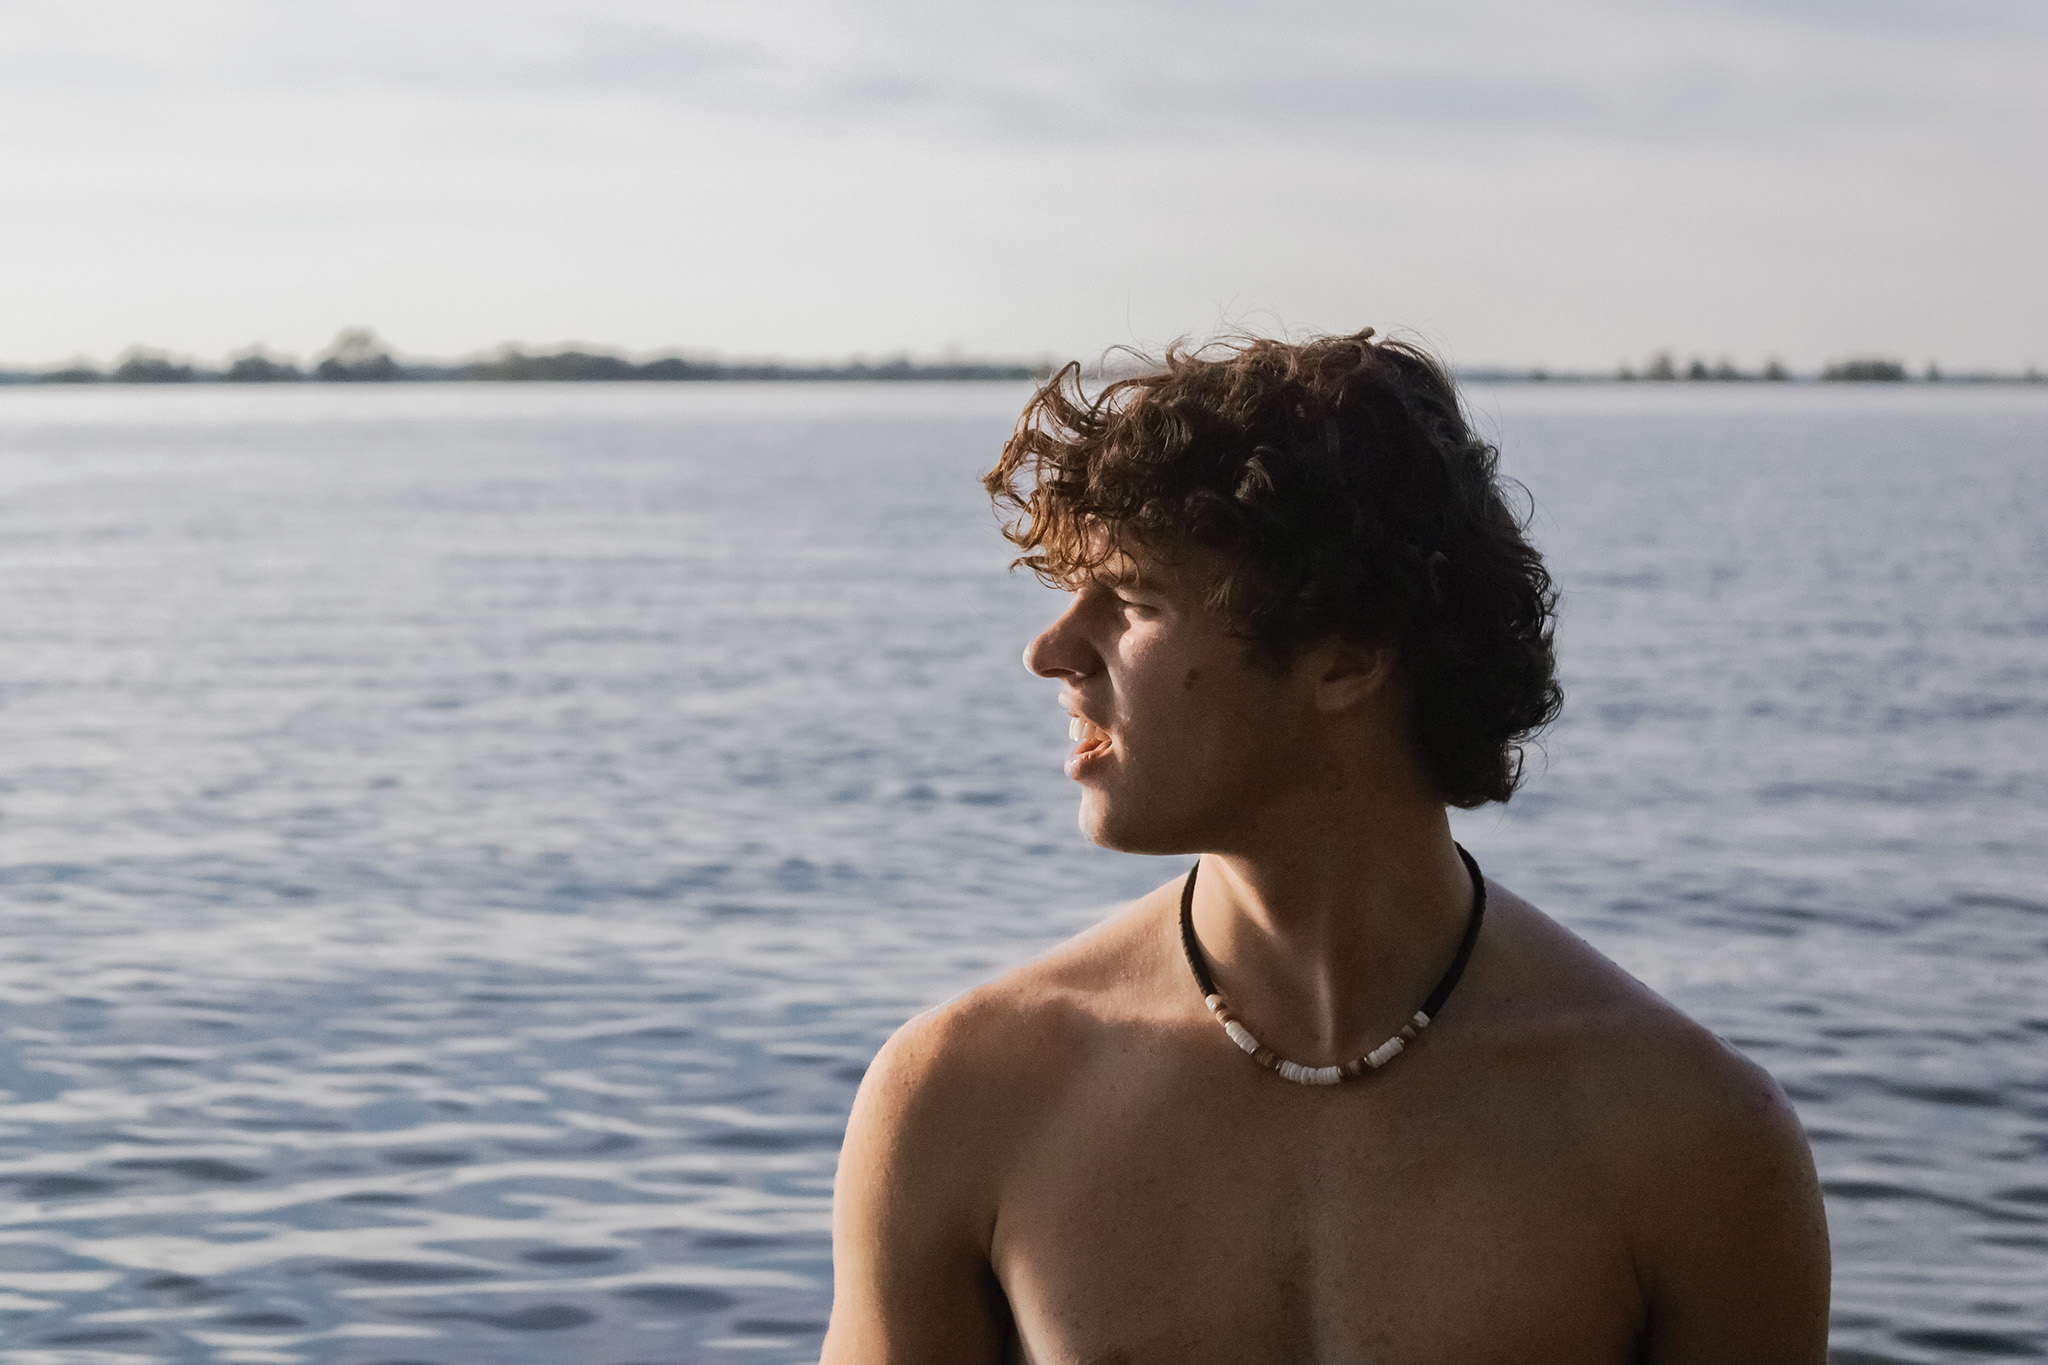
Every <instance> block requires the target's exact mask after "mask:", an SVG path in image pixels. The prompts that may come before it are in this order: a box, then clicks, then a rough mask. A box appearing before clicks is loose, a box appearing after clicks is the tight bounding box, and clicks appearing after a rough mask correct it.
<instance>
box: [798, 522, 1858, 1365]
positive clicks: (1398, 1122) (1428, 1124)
mask: <svg viewBox="0 0 2048 1365" xmlns="http://www.w3.org/2000/svg"><path fill="white" fill-rule="evenodd" d="M1212 568H1213V565H1212V564H1211V563H1210V562H1208V561H1205V560H1204V559H1203V558H1202V557H1201V556H1199V555H1193V554H1189V555H1182V556H1178V557H1176V560H1175V562H1173V563H1171V564H1167V563H1161V562H1159V561H1157V560H1155V559H1151V558H1148V557H1145V556H1138V557H1136V558H1124V559H1121V560H1119V561H1117V562H1115V563H1113V564H1112V565H1110V566H1108V568H1107V569H1106V570H1105V571H1104V572H1102V573H1101V574H1099V575H1098V576H1097V577H1095V578H1092V579H1090V580H1089V581H1087V582H1084V583H1081V584H1079V585H1077V590H1076V591H1075V592H1073V593H1072V594H1071V596H1070V599H1069V601H1068V603H1067V607H1066V610H1065V611H1064V612H1063V613H1062V614H1061V615H1060V616H1059V618H1058V619H1057V620H1056V621H1055V622H1054V623H1053V624H1052V625H1051V626H1049V627H1048V628H1047V629H1046V630H1045V631H1044V632H1043V633H1042V634H1041V635H1039V636H1038V637H1037V638H1036V639H1035V640H1033V641H1032V643H1031V646H1030V648H1029V649H1028V650H1027V651H1026V654H1025V662H1026V665H1027V666H1028V667H1029V668H1030V669H1031V670H1032V671H1033V672H1034V673H1037V674H1039V675H1040V676H1042V677H1045V678H1048V679H1052V680H1055V681H1056V682H1057V683H1058V684H1059V694H1058V704H1059V705H1060V706H1061V707H1062V708H1063V709H1064V710H1066V711H1067V713H1068V714H1069V715H1077V716H1080V717H1082V718H1084V719H1086V720H1087V721H1088V722H1090V723H1091V725H1093V726H1094V727H1095V730H1096V732H1095V733H1091V734H1089V735H1088V736H1087V737H1086V738H1084V739H1083V741H1081V742H1080V743H1079V744H1077V745H1076V749H1075V753H1074V754H1073V755H1071V756H1070V758H1069V762H1068V771H1069V775H1070V776H1071V777H1072V778H1073V779H1074V781H1075V782H1076V784H1077V786H1078V787H1079V788H1080V794H1081V803H1080V822H1081V828H1082V830H1083V832H1084V833H1086V834H1087V835H1088V837H1090V838H1091V839H1093V840H1095V841H1096V842H1098V843H1100V844H1103V845H1105V846H1107V847H1111V848H1119V849H1126V850H1131V851H1138V852H1148V853H1185V854H1189V855H1195V854H1199V855H1200V858H1201V869H1202V870H1201V876H1200V879H1199V881H1198V884H1197V891H1196V897H1195V904H1194V922H1195V927H1196V931H1197V933H1198V934H1199V936H1200V938H1201V941H1202V943H1203V945H1204V947H1205V949H1206V950H1207V953H1208V955H1209V957H1210V959H1211V962H1212V964H1213V966H1214V970H1215V974H1216V978H1217V984H1218V986H1219V988H1220V989H1221V991H1222V992H1223V994H1224V995H1225V996H1227V997H1228V998H1229V999H1230V1001H1231V1002H1232V1004H1233V1006H1234V1007H1235V1008H1236V1010H1237V1011H1238V1013H1239V1014H1240V1015H1242V1016H1243V1017H1244V1018H1245V1019H1246V1020H1247V1021H1248V1022H1249V1023H1250V1025H1251V1026H1252V1027H1253V1029H1254V1030H1255V1031H1256V1032H1257V1034H1258V1035H1259V1037H1260V1038H1261V1039H1262V1040H1264V1041H1265V1042H1267V1043H1268V1044H1269V1045H1270V1046H1272V1047H1274V1048H1275V1049H1276V1050H1277V1051H1279V1052H1280V1053H1281V1054H1282V1055H1283V1056H1286V1057H1289V1058H1291V1059H1293V1060H1295V1061H1297V1062H1301V1063H1303V1064H1306V1065H1323V1064H1328V1063H1332V1062H1339V1061H1344V1060H1347V1059H1349V1058H1352V1057H1356V1056H1358V1055H1360V1054H1361V1053H1363V1052H1365V1051H1367V1050H1368V1049H1370V1048H1371V1047H1373V1046H1375V1045H1376V1044H1378V1043H1379V1042H1380V1041H1382V1040H1383V1039H1384V1038H1386V1037H1387V1036H1388V1035H1389V1034H1390V1033H1392V1032H1393V1031H1394V1030H1395V1029H1396V1028H1398V1027H1399V1025H1400V1023H1401V1022H1402V1021H1403V1020H1404V1019H1405V1018H1406V1017H1407V1015H1408V1014H1409V1013H1410V1012H1411V1011H1413V1010H1414V1009H1415V1007H1416V1006H1417V1005H1418V1004H1419V1003H1420V1002H1421V1001H1422V999H1423V998H1424V996H1425V995H1426V994H1427V993H1428V991H1429V989H1430V987H1431V985H1432V984H1433V983H1434V982H1435V981H1436V979H1437V978H1438V977H1439V976H1440V975H1441V974H1442V973H1443V971H1444V969H1445V967H1446V966H1447V965H1448V963H1449V960H1450V958H1451V956H1452V954H1453V952H1454V951H1455V945H1456V942H1457V939H1458V936H1459V934H1460V932H1461V931H1462V929H1463V927H1464V924H1465V922H1466V917H1467V915H1468V912H1469V909H1470V906H1471V898H1472V887H1471V884H1470V879H1469V877H1468V875H1467V874H1466V872H1465V870H1464V867H1463V865H1462V864H1461V863H1460V862H1459V860H1458V857H1457V854H1456V850H1455V848H1454V846H1453V845H1452V842H1451V835H1450V828H1449V823H1448V820H1447V818H1446V814H1445V808H1444V804H1443V802H1442V800H1441V799H1440V798H1439V797H1438V796H1437V794H1436V793H1435V792H1434V791H1433V789H1432V787H1431V784H1430V783H1429V782H1428V780H1427V778H1426V776H1425V774H1424V772H1423V770H1422V767H1421V765H1420V763H1419V762H1418V760H1417V757H1416V755H1415V754H1414V752H1413V751H1412V746H1411V745H1410V743H1409V740H1408V728H1407V724H1406V719H1405V718H1406V715H1407V698H1406V695H1405V691H1404V687H1405V684H1404V681H1403V675H1402V670H1401V666H1400V658H1399V655H1398V652H1397V651H1396V650H1394V649H1392V648H1390V647H1380V648H1374V647H1369V646H1360V645H1347V644H1342V643H1338V642H1330V643H1328V644H1325V645H1323V646H1321V647H1318V648H1315V649H1311V650H1308V651H1306V652H1305V653H1304V654H1302V655H1301V656H1300V657H1299V658H1297V659H1296V660H1295V661H1294V663H1293V666H1292V667H1291V668H1289V669H1288V670H1286V671H1285V672H1284V673H1274V672H1272V671H1269V670H1267V669H1265V668H1262V667H1260V666H1259V665H1258V664H1257V663H1255V662H1254V661H1253V660H1252V658H1251V656H1250V654H1249V653H1248V651H1247V649H1246V646H1245V644H1244V642H1243V641H1241V640H1239V639H1237V638H1235V637H1234V636H1233V635H1232V634H1231V633H1230V632H1229V631H1228V630H1227V629H1225V627H1224V625H1223V623H1222V622H1221V621H1220V620H1219V619H1218V618H1217V617H1216V616H1215V615H1214V613H1213V612H1211V611H1210V610H1209V609H1208V607H1207V606H1206V605H1205V598H1204V593H1203V591H1202V589H1203V587H1204V585H1205V584H1206V582H1207V581H1208V580H1207V574H1208V573H1209V571H1210V570H1211V569H1212ZM1190 860H1191V861H1192V859H1190ZM1179 888H1180V882H1179V879H1178V878H1176V879H1174V881H1172V882H1170V883H1168V884H1166V885H1164V886H1161V887H1160V888H1159V889H1158V890H1156V891H1154V892H1153V893H1152V894H1150V895H1148V896H1146V897H1144V898H1143V899H1141V900H1140V901H1138V902H1136V903H1135V904H1133V905H1132V906H1130V907H1128V908H1127V909H1125V910H1123V911H1122V912H1120V913H1118V914H1117V915H1115V916H1114V917H1113V918H1111V919H1110V920H1108V921H1107V922H1106V923H1104V924H1102V925H1100V926H1098V927H1097V928H1095V929H1093V930H1091V931H1089V932H1088V933H1086V934H1083V935H1082V936H1081V937H1079V938H1077V939H1075V940H1073V941H1072V942H1070V943H1068V944H1066V945H1064V946H1063V947H1061V948H1059V949H1057V950H1056V951H1054V952H1053V953H1051V954H1050V955H1048V956H1047V957H1045V958H1043V959H1041V960H1039V961H1037V962H1034V963H1032V964H1030V965H1028V966H1026V967H1023V968H1021V969H1019V970H1017V971H1015V972H1012V973H1010V974H1008V975H1007V976H1004V977H1002V978H1000V979H999V980H997V981H995V982H993V983H991V984H989V985H987V986H985V987H982V988H981V989H979V990H977V991H974V992H971V993H969V994H968V995H966V996H963V997H961V998H960V999H958V1000H955V1001H953V1002H951V1003H949V1004H948V1005H945V1006H943V1007H941V1008H939V1009H937V1010H934V1011H932V1012H930V1013H927V1014H925V1015H922V1016H920V1017H918V1018H917V1019H914V1020H912V1021H911V1022H910V1023H909V1024H906V1025H905V1026H904V1027H903V1029H902V1030H901V1031H899V1032H898V1033H897V1035H896V1036H895V1037H894V1038H893V1039H892V1040H891V1041H890V1042H889V1044H888V1045H887V1046H886V1047H885V1048H884V1049H883V1051H882V1053H881V1055H880V1056H878V1057H877V1058H876V1060H875V1064H874V1065H873V1067H872V1068H871V1069H870V1070H869V1072H868V1075H867V1078H866V1080H865V1082H864V1083H863V1085H862V1087H861V1092H860V1096H859V1098H858V1100H857V1101H856V1103H855V1107H854V1112H853V1116H852V1118H851V1120H850V1122H849V1125H848V1130H847V1136H846V1143H845V1147H844V1150H843V1152H842V1155H841V1160H840V1171H839V1182H838V1186H837V1190H836V1194H835V1200H834V1213H833V1217H834V1233H833V1247H834V1253H833V1254H834V1269H835V1279H836V1286H835V1288H836V1295H835V1301H834V1306H833V1314H832V1323H831V1329H830V1333H829V1335H828V1336H827V1338H826V1343H825V1352H824V1359H825V1361H826V1362H829V1363H830V1365H870V1363H872V1362H891V1363H894V1365H911V1363H912V1362H916V1363H918V1365H924V1363H926V1362H929V1363H930V1365H940V1363H941V1362H944V1363H945V1365H957V1363H958V1362H976V1361H986V1362H996V1361H1034V1362H1043V1363H1044V1365H1051V1362H1074V1365H1111V1363H1112V1362H1117V1363H1120V1365H1149V1363H1150V1362H1160V1365H1166V1363H1167V1362H1173V1363H1175V1365H1179V1363H1181V1362H1189V1361H1229V1362H1246V1363H1247V1365H1250V1363H1255V1362H1272V1365H1281V1363H1282V1362H1288V1363H1296V1362H1367V1361H1371V1362H1387V1363H1388V1365H1422V1363H1424V1362H1443V1365H1453V1363H1454V1362H1455V1363H1456V1365H1469V1363H1471V1362H1482V1361H1501V1362H1509V1361H1512V1362H1544V1361H1557V1362H1567V1361H1568V1362H1574V1363H1575V1365H1578V1363H1582V1362H1603V1361H1612V1362H1624V1361H1655V1362H1681V1361H1682V1362H1701V1363H1702V1365H1705V1363H1706V1362H1714V1363H1715V1365H1728V1363H1730V1362H1773V1363H1775V1362H1788V1363H1789V1362H1805V1363H1809V1365H1818V1362H1821V1361H1822V1360H1823V1359H1824V1357H1825V1333H1826V1309H1827V1274H1828V1270H1827V1242H1826V1230H1825V1224H1824V1221H1823V1218H1822V1214H1821V1207H1820V1200H1819V1195H1818V1191H1817V1188H1816V1185H1815V1181H1814V1177H1813V1172H1812V1166H1811V1161H1810V1159H1809V1157H1808V1155H1807V1150H1806V1145H1805V1142H1804V1140H1803V1137H1802V1135H1801V1134H1800V1131H1799V1127H1798V1123H1797V1121H1796V1119H1795V1118H1794V1116H1793V1115H1792V1113H1791V1111H1790V1109H1789V1107H1788V1106H1787V1104H1786V1103H1785V1100H1784V1098H1783V1096H1782V1095H1781V1094H1780V1093H1779V1091H1778V1089H1777V1087H1776V1086H1775V1085H1774V1084H1773V1083H1772V1082H1771V1080H1770V1079H1769V1077H1768V1076H1766V1075H1765V1074H1764V1073H1763V1072H1761V1071H1760V1070H1758V1069H1757V1068H1756V1067H1754V1066H1752V1065H1751V1064H1749V1063H1748V1062H1746V1061H1744V1060H1743V1059H1741V1058H1740V1057H1738V1056H1737V1055H1736V1054H1735V1053H1733V1052H1732V1051H1730V1050H1729V1049H1727V1048H1726V1047H1724V1046H1723V1045H1722V1044H1721V1043H1719V1042H1718V1041H1717V1040H1716V1039H1714V1038H1713V1037H1712V1036H1711V1035H1709V1034H1707V1033H1706V1032H1705V1031H1704V1030H1702V1029H1700V1028H1698V1027H1697V1026H1696V1025H1694V1024H1692V1023H1691V1022H1690V1021H1688V1020H1686V1019H1685V1018H1684V1017H1683V1016H1682V1015H1680V1014H1678V1013H1677V1012H1676V1011H1675V1010H1673V1009H1671V1008H1670V1007H1669V1006H1668V1005H1666V1004H1665V1003H1664V1002H1662V1001H1661V1000H1659V999H1658V998H1657V997H1656V996H1655V995H1653V994H1652V993H1651V992H1649V991H1648V990H1647V989H1645V988H1644V987H1642V986H1641V985H1640V984H1638V983H1637V982H1635V981H1634V980H1633V979H1631V978H1630V977H1628V976H1627V975H1626V974H1625V973H1623V972H1621V971H1620V970H1619V969H1618V968H1616V967H1614V966H1613V965H1612V964H1611V963H1609V962H1607V961H1606V960H1605V959H1604V958H1602V957H1600V956H1599V954H1597V953H1595V952H1594V951H1593V950H1592V949H1591V948H1589V947H1588V946H1586V945H1585V944H1584V943H1582V942H1581V941H1579V940H1578V939H1577V938H1575V937H1573V936H1572V935H1571V934H1570V933H1568V932H1567V931H1565V930H1564V929H1562V928H1561V927H1560V926H1558V925H1557V924H1556V923H1555V922H1553V921H1552V920H1550V919H1549V918H1548V917H1546V916H1544V915H1543V914H1542V913H1541V912H1539V911H1537V910H1536V909H1535V908H1534V907H1532V906H1530V905H1529V904H1528V903H1527V902H1525V901H1522V900H1521V899H1519V898H1517V897H1516V896H1515V895H1513V893H1511V892H1509V891H1508V890H1506V889H1505V888H1503V887H1501V886H1498V885H1496V884H1489V887H1488V892H1487V894H1488V911H1487V917H1486V921H1485V928H1484V932H1483V933H1482V935H1481V937H1480V940H1479V944H1478V948H1477V950H1476V951H1475V953H1474V955H1473V957H1472V960H1471V964H1470V966H1469V968H1468V969H1467V971H1466V974H1465V977H1464V979H1463V981H1462V983H1461V984H1460V985H1459V987H1458V989H1457V992H1456V994H1455V995H1454V996H1453V997H1452V999H1451V1002H1450V1004H1449V1005H1448V1006H1447V1007H1446V1008H1445V1009H1444V1011H1443V1012H1442V1014H1441V1015H1440V1016H1439V1017H1438V1020H1437V1022H1436V1024H1435V1026H1434V1027H1432V1028H1431V1029H1430V1030H1429V1031H1428V1032H1427V1033H1426V1034H1425V1035H1424V1036H1423V1038H1422V1040H1421V1042H1420V1043H1418V1044H1417V1045H1416V1046H1415V1047H1414V1048H1412V1049H1411V1050H1410V1051H1409V1052H1408V1053H1407V1054H1405V1055H1403V1056H1401V1057H1399V1058H1396V1059H1395V1060H1394V1062H1393V1063H1391V1064H1390V1065H1389V1066H1388V1067H1387V1068H1386V1069H1385V1070H1384V1071H1380V1072H1376V1073H1373V1074H1372V1075H1370V1076H1368V1077H1366V1078H1365V1079H1363V1080H1361V1081H1359V1082H1356V1083H1351V1084H1346V1085H1342V1086H1336V1087H1328V1088H1307V1087H1300V1086H1295V1085H1292V1084H1290V1083H1288V1082H1286V1081H1284V1080H1281V1079H1280V1078H1279V1077H1277V1076H1275V1075H1273V1074H1272V1073H1270V1072H1267V1071H1265V1070H1263V1069H1262V1068H1260V1067H1259V1066H1257V1065H1256V1064H1254V1063H1253V1062H1252V1061H1251V1060H1250V1059H1249V1058H1247V1057H1246V1056H1244V1054H1242V1053H1241V1052H1239V1051H1238V1050H1237V1049H1236V1048H1235V1047H1234V1046H1233V1045H1232V1044H1231V1043H1230V1042H1229V1041H1228V1039H1226V1038H1225V1037H1224V1036H1223V1034H1222V1032H1221V1031H1220V1030H1219V1029H1218V1028H1217V1026H1216V1023H1215V1021H1214V1020H1213V1019H1212V1018H1211V1017H1210V1015H1209V1014H1208V1012H1207V1011H1206V1010H1205V1009H1204V1008H1203V1006H1202V1002H1201V998H1200V993H1199V991H1198V990H1197V988H1196V987H1195V985H1194V982H1193V980H1192V978H1191V976H1190V974H1189V971H1188V967H1187V965H1186V963H1185V961H1184V960H1183V958H1182V955H1181V951H1180V947H1179V939H1178V928H1177V916H1178V906H1179Z"/></svg>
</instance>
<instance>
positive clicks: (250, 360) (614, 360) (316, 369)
mask: <svg viewBox="0 0 2048 1365" xmlns="http://www.w3.org/2000/svg"><path fill="white" fill-rule="evenodd" d="M1051 368H1052V367H1051V366H1049V365H1045V364H1038V365H1030V364H1021V363H1014V362H1002V361H986V360H943V361H915V360H912V359H910V358H909V357H907V356H903V357H898V358H895V359H890V360H884V361H879V362H871V361H865V360H855V361H849V362H847V363H845V364H840V365H826V364H809V365H806V364H792V363H788V362H783V361H725V360H708V359H700V360H686V359H684V358H682V357H680V356H665V357H663V358H660V359H657V360H650V361H645V362H635V361H631V360H628V359H626V358H625V357H623V356H617V355H607V354H603V353H599V352H591V351H578V350H567V351H559V352H556V353H554V354H550V355H529V354H527V353H526V352H525V351H524V350H521V349H520V348H518V347H507V348H505V349H504V350H502V351H500V352H498V353H497V354H495V355H493V356H491V357H489V358H487V359H483V360H473V361H467V362H461V363H456V364H418V363H406V362H403V361H400V360H399V359H397V358H396V357H395V356H394V355H392V353H391V349H390V348H389V347H388V346H386V345H385V344H384V343H383V342H382V341H381V340H379V339H378V337H377V335H376V334H375V333H374V332H372V331H370V330H369V329H368V328H366V327H351V328H348V329H346V330H344V331H343V332H342V333H341V334H340V335H338V336H337V337H335V339H334V341H333V342H332V343H331V344H330V345H329V346H328V347H327V349H326V350H325V351H323V352H321V353H320V355H319V356H318V357H317V358H316V359H315V361H314V363H313V365H312V366H311V367H310V368H309V369H305V370H301V369H300V368H299V366H298V364H297V363H296V362H295V361H293V360H291V359H289V358H286V357H280V356H274V355H272V354H270V353H269V352H267V351H265V350H263V349H262V348H261V347H254V348H251V349H250V350H248V351H244V352H242V353H240V354H237V355H235V356H232V357H230V358H229V361H228V363H227V365H226V366H225V367H224V368H221V369H209V368H205V367H202V366H196V365H192V364H189V363H186V362H184V361H179V360H175V359H173V358H172V357H171V356H170V355H168V354H166V353H165V352H162V351H158V350H153V349H150V348H148V347H139V346H138V347H135V348H134V349H132V350H129V351H128V352H126V353H125V354H124V355H122V357H121V358H120V359H119V360H118V361H117V362H116V363H115V365H114V367H113V368H112V369H110V370H105V371H102V370H100V369H99V368H97V367H96V366H92V365H89V364H73V365H69V366H65V367H63V368H60V369H56V370H47V371H43V372H40V373H31V374H21V375H14V376H10V378H12V379H14V380H15V381H17V382H21V381H26V382H30V383H44V384H99V383H110V384H193V383H225V384H297V383H305V382H309V381H310V382H315V383H328V384H376V383H403V382H412V383H419V382H435V381H442V382H445V381H450V380H465V379H466V380H488V381H496V382H506V383H533V382H551V383H590V382H606V381H612V382H616V381H634V380H639V381H647V380H654V381H662V380H668V381H673V380H718V379H725V380H733V379H756V380H764V379H765V380H789V379H798V380H863V379H865V380H959V379H1008V380H1017V379H1034V378H1043V377H1044V376H1045V375H1047V374H1049V373H1050V372H1051Z"/></svg>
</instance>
